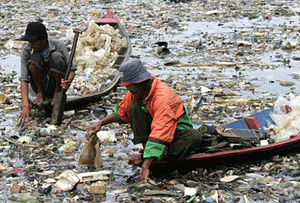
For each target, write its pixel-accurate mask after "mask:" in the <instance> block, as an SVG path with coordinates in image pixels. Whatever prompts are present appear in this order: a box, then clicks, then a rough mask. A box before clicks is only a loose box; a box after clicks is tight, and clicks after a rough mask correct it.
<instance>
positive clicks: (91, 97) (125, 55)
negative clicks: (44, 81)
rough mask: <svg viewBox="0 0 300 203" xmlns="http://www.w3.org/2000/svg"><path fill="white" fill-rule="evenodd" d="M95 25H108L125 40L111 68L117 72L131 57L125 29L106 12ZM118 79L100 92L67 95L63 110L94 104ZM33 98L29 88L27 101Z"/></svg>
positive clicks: (118, 75) (33, 95) (115, 84)
mask: <svg viewBox="0 0 300 203" xmlns="http://www.w3.org/2000/svg"><path fill="white" fill-rule="evenodd" d="M95 23H96V24H98V25H99V26H100V25H105V24H109V25H110V26H112V27H113V28H114V29H119V30H120V34H121V36H122V37H125V38H126V41H127V46H123V47H121V49H120V50H119V52H118V58H117V59H116V61H115V62H114V64H113V65H112V68H115V69H117V70H118V69H119V67H120V65H121V64H122V63H123V62H125V61H127V60H128V59H129V57H130V55H131V52H132V45H131V41H130V38H129V36H128V35H127V32H126V30H125V28H124V27H123V26H122V24H121V23H120V21H119V20H118V18H117V17H116V16H115V15H114V14H113V12H111V11H107V12H106V15H105V16H104V17H102V18H99V19H97V20H96V21H95ZM75 77H76V76H75ZM120 78H121V74H120V73H118V74H116V75H114V76H113V78H111V83H110V84H109V85H108V86H107V87H106V88H105V89H104V90H101V91H100V92H96V93H90V94H86V95H80V96H68V95H67V101H66V105H65V108H64V109H65V110H70V109H78V108H82V107H84V106H86V105H87V104H89V103H94V102H97V101H99V100H100V99H101V98H102V97H103V96H105V95H107V94H109V93H110V92H111V90H113V89H114V88H115V87H116V86H117V84H118V82H119V80H120ZM35 96H36V94H35V92H34V91H33V90H32V89H31V88H30V90H29V96H28V97H29V100H30V101H31V102H32V101H33V100H34V99H35Z"/></svg>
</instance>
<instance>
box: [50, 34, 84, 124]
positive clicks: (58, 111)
mask: <svg viewBox="0 0 300 203" xmlns="http://www.w3.org/2000/svg"><path fill="white" fill-rule="evenodd" d="M73 32H74V33H75V35H74V39H73V45H72V50H71V55H70V58H69V61H68V66H67V71H66V73H65V77H64V79H65V80H68V78H69V73H70V70H71V67H72V61H73V58H74V54H75V50H76V44H77V41H78V37H79V34H81V33H82V31H81V30H79V29H74V30H73ZM66 91H67V90H66V89H63V88H61V91H60V92H59V93H58V95H57V99H56V101H55V103H54V105H53V108H52V115H51V122H50V124H52V125H60V124H61V120H62V116H63V111H64V107H65V104H66V100H67V95H66Z"/></svg>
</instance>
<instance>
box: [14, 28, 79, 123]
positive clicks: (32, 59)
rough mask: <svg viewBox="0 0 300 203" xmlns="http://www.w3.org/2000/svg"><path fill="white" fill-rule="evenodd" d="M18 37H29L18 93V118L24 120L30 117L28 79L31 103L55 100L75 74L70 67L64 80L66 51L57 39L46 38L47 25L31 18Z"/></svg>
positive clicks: (36, 103)
mask: <svg viewBox="0 0 300 203" xmlns="http://www.w3.org/2000/svg"><path fill="white" fill-rule="evenodd" d="M21 40H24V41H28V42H29V44H28V45H27V46H25V47H24V49H23V51H22V54H21V76H20V79H19V80H20V81H21V96H22V112H21V114H20V117H19V122H20V123H22V124H24V123H25V122H26V121H29V118H30V105H29V101H28V83H30V85H31V87H32V89H33V90H34V91H35V92H36V95H37V96H36V99H35V100H34V101H33V104H34V105H40V104H41V103H42V102H43V101H44V100H46V99H51V102H52V103H54V102H55V100H56V98H57V95H58V92H59V91H60V89H61V88H65V89H67V88H68V87H69V86H70V84H71V82H72V80H73V78H74V76H75V69H74V68H73V69H72V70H71V71H70V75H69V78H68V80H63V77H64V74H65V72H66V69H67V63H68V60H69V54H68V50H67V48H66V46H65V45H64V44H63V43H62V42H60V41H58V40H51V39H48V35H47V31H46V27H45V26H44V24H43V23H41V22H30V23H29V24H28V25H27V28H26V32H25V35H24V36H23V37H22V38H21Z"/></svg>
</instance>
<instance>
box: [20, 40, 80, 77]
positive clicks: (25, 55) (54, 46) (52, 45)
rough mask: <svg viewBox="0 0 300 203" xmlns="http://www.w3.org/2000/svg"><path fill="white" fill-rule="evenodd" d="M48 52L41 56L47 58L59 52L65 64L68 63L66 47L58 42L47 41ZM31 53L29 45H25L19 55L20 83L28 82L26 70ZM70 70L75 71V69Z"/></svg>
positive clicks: (27, 71)
mask: <svg viewBox="0 0 300 203" xmlns="http://www.w3.org/2000/svg"><path fill="white" fill-rule="evenodd" d="M48 46H49V47H48V50H46V52H45V53H44V54H43V55H44V56H45V58H47V57H49V56H50V54H51V53H52V52H54V51H59V52H61V53H62V54H63V55H64V57H65V58H66V60H67V62H68V61H69V53H68V50H67V47H66V46H65V45H64V44H63V43H62V42H61V41H59V40H50V39H48ZM32 53H33V50H32V49H31V47H30V45H29V44H28V45H26V46H25V47H24V49H23V51H22V53H21V76H20V78H19V80H20V81H27V82H29V81H30V76H29V70H28V60H29V59H30V55H31V54H32ZM72 70H76V68H75V67H73V68H72Z"/></svg>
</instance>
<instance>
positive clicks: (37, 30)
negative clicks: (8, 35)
mask: <svg viewBox="0 0 300 203" xmlns="http://www.w3.org/2000/svg"><path fill="white" fill-rule="evenodd" d="M47 38H48V35H47V31H46V27H45V25H44V24H43V23H40V22H30V23H28V25H27V28H26V33H25V36H23V37H22V38H21V40H23V41H28V42H33V41H36V40H41V39H47Z"/></svg>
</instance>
